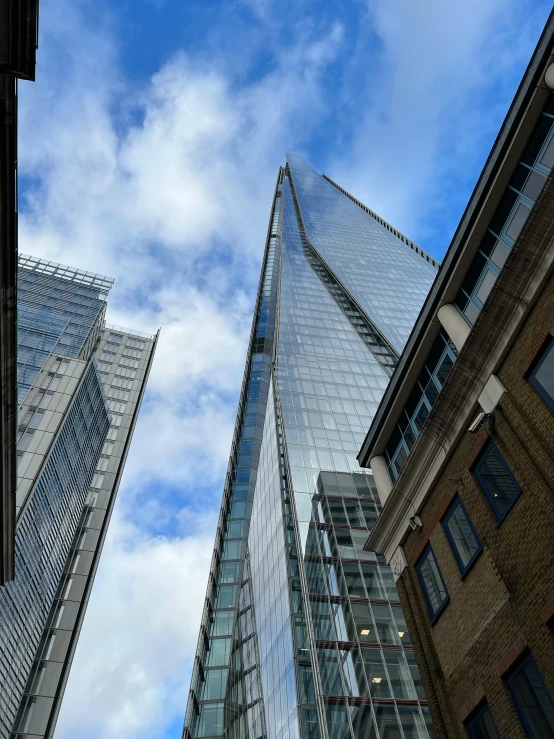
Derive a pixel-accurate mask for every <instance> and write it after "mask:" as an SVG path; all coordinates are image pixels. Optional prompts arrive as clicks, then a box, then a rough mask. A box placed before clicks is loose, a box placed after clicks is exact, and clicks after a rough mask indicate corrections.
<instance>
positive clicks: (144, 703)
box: [56, 515, 215, 739]
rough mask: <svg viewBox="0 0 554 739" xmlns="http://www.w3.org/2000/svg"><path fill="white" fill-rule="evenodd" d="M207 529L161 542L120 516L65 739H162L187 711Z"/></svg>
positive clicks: (60, 736) (87, 630) (79, 660)
mask: <svg viewBox="0 0 554 739" xmlns="http://www.w3.org/2000/svg"><path fill="white" fill-rule="evenodd" d="M198 523H199V526H198V528H199V531H198V533H197V534H196V535H195V536H189V537H187V538H184V539H173V540H171V539H163V538H155V539H153V538H149V537H148V536H146V535H145V534H144V533H143V532H141V531H140V530H139V529H137V528H134V527H132V526H130V525H129V524H128V523H125V521H124V520H122V518H121V516H119V515H114V517H113V519H112V522H111V523H110V534H109V536H108V540H107V544H106V547H105V551H104V553H103V555H102V557H103V559H102V563H101V565H100V568H99V572H98V575H97V578H96V582H95V585H94V595H93V597H92V599H91V601H90V604H89V607H88V611H87V618H86V622H85V627H84V629H83V631H82V633H81V637H80V640H79V644H78V647H77V654H76V657H75V665H74V669H73V675H72V678H71V679H70V680H69V684H68V687H67V691H66V696H65V700H64V704H63V709H62V712H61V716H60V719H59V721H58V726H57V729H56V738H57V739H72V738H73V737H83V736H91V737H96V738H97V739H112V738H115V737H117V738H118V739H127V738H129V739H130V738H131V737H138V736H148V737H149V739H154V738H155V737H161V736H163V734H164V730H165V727H166V725H167V723H168V718H169V720H171V719H172V718H173V716H175V715H176V714H178V713H179V712H181V713H183V712H184V706H185V704H186V693H187V689H188V685H187V681H188V675H189V674H190V666H191V662H192V659H193V657H194V650H195V646H196V640H197V637H198V624H199V621H200V616H201V612H202V606H203V602H204V595H205V590H206V582H207V576H208V570H209V565H210V559H211V548H212V540H213V534H214V527H215V520H214V519H213V517H212V518H210V519H207V520H201V521H199V522H198Z"/></svg>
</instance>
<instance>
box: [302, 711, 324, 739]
mask: <svg viewBox="0 0 554 739" xmlns="http://www.w3.org/2000/svg"><path fill="white" fill-rule="evenodd" d="M302 736H303V737H304V739H320V733H319V721H318V718H317V711H310V710H308V709H305V708H304V709H302Z"/></svg>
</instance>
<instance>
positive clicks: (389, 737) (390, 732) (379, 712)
mask: <svg viewBox="0 0 554 739" xmlns="http://www.w3.org/2000/svg"><path fill="white" fill-rule="evenodd" d="M375 719H376V721H377V726H378V728H379V736H380V737H386V739H401V738H402V734H401V733H400V727H399V726H398V719H397V718H396V711H395V710H394V708H393V707H392V706H375Z"/></svg>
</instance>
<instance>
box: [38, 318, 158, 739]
mask: <svg viewBox="0 0 554 739" xmlns="http://www.w3.org/2000/svg"><path fill="white" fill-rule="evenodd" d="M159 336H160V329H158V331H157V332H156V334H155V336H154V343H153V345H152V350H151V352H150V356H149V359H148V364H147V366H146V371H145V374H144V379H143V382H142V386H141V389H140V395H139V399H138V402H137V404H136V407H135V410H134V412H133V418H132V421H131V426H130V428H129V434H128V436H127V439H126V441H125V446H124V449H123V454H122V456H121V459H120V462H119V465H118V469H117V473H116V478H115V483H114V486H113V492H112V495H111V496H110V502H109V505H108V508H107V512H106V517H105V519H104V521H103V524H102V528H101V530H100V536H99V540H98V545H97V547H96V551H95V553H94V557H93V562H92V567H91V570H90V574H89V577H88V579H87V584H86V587H85V592H84V596H83V599H82V601H81V603H80V606H79V611H78V615H77V620H76V623H75V628H74V629H73V632H72V635H71V638H70V642H69V648H68V652H67V657H66V659H65V661H64V666H63V669H62V675H61V678H60V682H59V686H58V689H57V690H56V694H55V696H54V706H53V708H52V711H51V714H50V719H49V720H48V723H47V726H46V731H45V736H46V737H53V736H54V732H55V730H56V725H57V722H58V718H59V715H60V710H61V707H62V703H63V698H64V694H65V689H66V686H67V682H68V680H69V675H70V673H71V667H72V666H73V658H74V656H75V651H76V649H77V645H78V643H79V637H80V635H81V629H82V626H83V622H84V619H85V615H86V611H87V607H88V603H89V599H90V595H91V592H92V588H93V585H94V580H95V577H96V571H97V569H98V564H99V562H100V558H101V556H102V550H103V548H104V542H105V539H106V536H107V533H108V528H109V525H110V520H111V517H112V513H113V509H114V506H115V502H116V499H117V494H118V492H119V485H120V482H121V478H122V476H123V472H124V470H125V463H126V461H127V455H128V453H129V448H130V446H131V442H132V439H133V434H134V431H135V426H136V423H137V420H138V416H139V413H140V409H141V406H142V401H143V398H144V393H145V391H146V385H147V383H148V378H149V376H150V370H151V368H152V363H153V361H154V355H155V353H156V347H157V344H158V338H159Z"/></svg>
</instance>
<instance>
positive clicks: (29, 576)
mask: <svg viewBox="0 0 554 739" xmlns="http://www.w3.org/2000/svg"><path fill="white" fill-rule="evenodd" d="M108 426H109V416H108V411H107V408H106V403H105V396H104V392H103V389H102V386H101V382H100V376H99V373H98V371H97V369H96V366H95V365H94V363H93V362H90V363H89V365H88V367H87V368H86V369H85V371H84V373H83V375H82V379H81V382H80V383H79V385H78V388H77V391H76V393H75V396H74V399H73V402H72V403H71V404H70V406H69V408H68V410H67V412H66V415H65V417H64V419H63V421H62V423H61V425H60V429H59V432H58V434H57V436H56V438H55V440H54V441H53V442H52V446H51V448H50V451H49V453H48V454H47V456H46V458H45V460H44V462H43V464H42V468H41V470H40V472H39V473H38V476H37V478H36V482H35V485H34V487H33V490H32V491H31V493H30V494H29V496H28V498H27V502H26V503H25V506H24V508H23V510H22V512H21V514H20V516H19V518H18V522H17V530H16V537H15V579H14V580H13V581H12V582H9V583H8V584H7V585H6V586H5V587H3V588H1V589H0V653H1V655H2V656H1V659H0V671H1V672H2V675H1V683H2V696H3V702H2V703H0V737H2V739H8V737H10V735H11V731H12V729H13V726H14V721H15V718H16V714H17V712H18V709H19V706H20V701H21V698H22V696H23V691H24V688H25V684H26V682H27V678H28V676H29V672H30V669H31V664H32V660H33V658H34V657H35V655H36V653H37V650H38V649H43V650H45V651H48V649H49V648H50V647H51V646H53V645H50V641H48V643H47V642H46V641H45V638H44V628H45V626H46V621H47V617H48V613H49V609H50V605H51V604H52V601H53V598H54V595H55V592H56V589H57V588H58V585H59V583H60V579H61V576H62V571H63V567H64V564H65V561H66V558H67V555H68V552H69V549H70V546H71V542H72V539H73V536H74V533H75V531H76V529H77V526H78V523H79V519H80V517H81V513H82V509H83V505H84V502H85V498H86V495H87V490H88V486H89V485H90V482H91V480H92V477H93V474H94V470H95V467H96V462H97V459H98V456H99V454H100V451H101V448H102V444H103V443H104V439H105V436H106V432H107V430H108ZM53 636H54V639H55V635H53Z"/></svg>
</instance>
